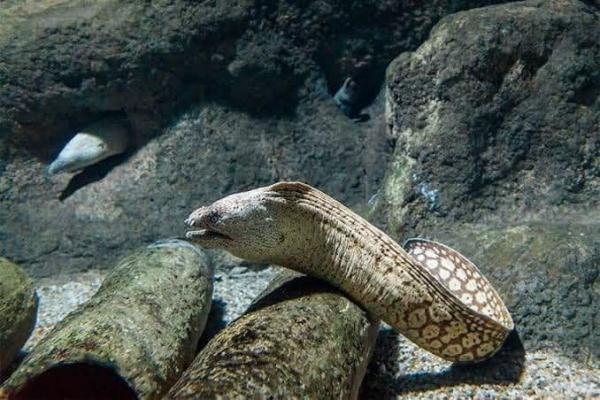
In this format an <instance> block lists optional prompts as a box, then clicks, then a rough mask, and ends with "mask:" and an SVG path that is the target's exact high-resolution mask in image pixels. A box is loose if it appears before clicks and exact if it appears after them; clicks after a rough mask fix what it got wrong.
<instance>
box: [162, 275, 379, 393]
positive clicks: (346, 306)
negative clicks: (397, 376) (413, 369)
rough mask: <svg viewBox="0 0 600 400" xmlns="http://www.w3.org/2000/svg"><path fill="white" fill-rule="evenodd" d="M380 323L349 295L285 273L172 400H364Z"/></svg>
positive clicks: (205, 355)
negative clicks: (361, 393)
mask: <svg viewBox="0 0 600 400" xmlns="http://www.w3.org/2000/svg"><path fill="white" fill-rule="evenodd" d="M377 329H378V323H377V322H373V321H371V320H370V319H369V318H368V316H367V315H366V313H365V312H364V311H363V310H362V309H361V308H360V307H358V306H357V305H356V304H354V303H352V302H351V301H350V300H348V299H347V298H346V297H345V296H344V295H343V294H341V293H339V292H337V291H336V290H335V289H333V288H331V287H329V286H328V285H326V284H324V283H322V282H321V281H319V280H317V279H314V278H310V277H307V276H305V275H302V274H299V273H296V272H292V271H284V272H281V273H280V274H279V275H277V276H276V277H275V278H274V279H273V281H272V282H271V283H270V284H269V287H268V288H267V289H266V290H265V291H264V292H263V293H262V294H261V295H259V297H258V298H257V300H256V301H255V302H254V303H253V304H252V305H251V306H250V308H249V309H248V311H247V312H246V313H245V314H244V315H242V316H241V317H240V318H239V319H237V320H236V321H234V322H232V323H231V324H230V325H229V326H228V327H226V328H225V329H224V330H223V331H221V332H220V333H219V334H218V335H217V336H215V337H214V338H213V339H212V340H211V341H210V342H209V343H208V344H207V345H206V347H205V348H204V349H203V350H202V351H201V352H200V354H199V355H198V357H197V358H196V360H195V361H194V362H193V364H192V365H191V366H190V368H189V369H188V370H187V371H186V372H185V374H184V375H183V376H182V378H181V379H180V380H179V381H178V382H177V383H176V384H175V386H174V387H173V388H172V389H171V390H170V391H169V394H168V395H167V397H166V398H169V399H213V398H223V399H246V398H247V399H255V398H256V399H264V398H272V399H290V398H299V399H300V398H307V399H316V398H319V399H356V398H357V396H358V389H359V387H360V384H361V381H362V379H363V377H364V374H365V371H366V366H367V363H368V362H369V359H370V356H371V352H372V349H373V345H374V342H375V338H376V337H377Z"/></svg>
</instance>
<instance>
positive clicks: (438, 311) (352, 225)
mask: <svg viewBox="0 0 600 400" xmlns="http://www.w3.org/2000/svg"><path fill="white" fill-rule="evenodd" d="M186 223H187V224H188V225H189V226H191V227H193V228H194V229H195V230H192V231H189V232H188V233H187V238H188V239H190V240H192V241H194V242H196V243H198V244H200V245H202V246H204V247H207V248H221V249H224V250H227V251H229V252H231V253H232V254H234V255H236V256H238V257H241V258H245V259H248V260H251V261H256V262H267V263H271V264H277V265H282V266H284V267H287V268H290V269H294V270H297V271H299V272H302V273H305V274H308V275H311V276H315V277H317V278H320V279H323V280H325V281H327V282H329V283H330V284H332V285H334V286H336V287H338V288H340V289H341V290H343V291H344V292H346V293H347V294H348V295H349V296H350V297H351V298H352V299H353V300H354V301H356V302H357V303H358V304H360V305H361V306H363V307H364V308H365V309H366V310H367V311H369V312H370V313H371V314H372V315H373V316H374V317H375V318H380V319H381V320H383V321H385V322H387V323H388V324H390V325H391V326H393V327H394V328H395V329H397V330H398V331H399V332H400V333H402V334H403V335H405V336H406V337H407V338H408V339H410V340H411V341H413V342H414V343H416V344H417V345H419V346H420V347H422V348H424V349H426V350H428V351H430V352H431V353H433V354H435V355H437V356H440V357H442V358H444V359H446V360H449V361H453V362H477V361H481V360H484V359H486V358H489V357H490V356H492V355H493V354H494V353H496V352H497V351H498V350H499V349H500V347H501V346H502V344H503V343H504V340H505V339H506V337H507V335H508V333H509V332H510V331H511V330H512V329H513V322H512V319H511V316H510V314H509V312H508V310H507V309H506V307H505V305H504V303H503V301H502V299H501V298H500V296H499V295H498V293H497V292H496V291H495V290H494V289H493V287H492V286H491V285H490V283H489V282H488V281H487V280H486V279H485V277H483V275H482V274H481V273H480V271H479V270H478V269H477V267H476V266H475V265H473V263H471V262H469V260H467V259H466V258H465V257H463V256H462V255H460V254H459V253H458V252H456V251H455V250H453V249H451V248H449V247H446V246H444V245H441V244H439V243H436V242H431V241H424V240H412V241H409V242H408V243H407V248H408V252H407V251H406V250H405V249H404V248H403V247H402V246H400V245H399V244H398V243H397V242H395V241H394V240H392V239H391V238H390V237H389V236H388V235H386V234H385V233H384V232H382V231H381V230H379V229H378V228H376V227H375V226H373V225H371V224H370V223H369V222H367V221H366V220H365V219H363V218H362V217H360V216H359V215H357V214H355V213H354V212H352V211H351V210H350V209H348V208H346V207H345V206H343V205H342V204H340V203H339V202H337V201H336V200H334V199H332V198H331V197H329V196H327V195H326V194H324V193H322V192H320V191H318V190H317V189H315V188H312V187H311V186H308V185H305V184H303V183H297V182H280V183H277V184H274V185H271V186H267V187H263V188H259V189H255V190H252V191H248V192H242V193H236V194H233V195H230V196H227V197H225V198H223V199H221V200H218V201H216V202H215V203H213V204H212V205H210V206H207V207H202V208H199V209H197V210H196V211H194V212H193V213H192V214H191V215H190V217H189V218H188V219H187V220H186ZM197 228H199V229H197Z"/></svg>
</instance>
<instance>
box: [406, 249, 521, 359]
mask: <svg viewBox="0 0 600 400" xmlns="http://www.w3.org/2000/svg"><path fill="white" fill-rule="evenodd" d="M403 247H404V248H405V249H406V251H407V252H408V254H410V255H411V256H412V257H413V258H414V260H415V261H416V262H418V263H420V264H421V265H422V266H423V267H424V268H425V269H426V270H427V271H429V273H431V275H432V276H433V277H434V278H435V279H436V280H437V281H439V282H440V283H441V284H442V285H443V286H444V287H445V288H446V289H447V290H448V291H449V292H450V293H451V294H452V295H453V296H454V297H456V299H457V300H458V301H460V302H461V303H462V304H463V305H464V306H465V307H467V308H469V309H470V310H472V311H474V312H475V313H477V314H479V315H480V316H482V317H483V319H486V320H488V322H492V323H493V324H494V325H496V328H497V330H499V331H504V332H505V334H504V337H506V335H508V333H509V332H510V331H511V330H513V328H514V324H513V321H512V318H511V316H510V313H509V312H508V309H507V308H506V306H505V304H504V302H503V301H502V299H501V298H500V295H499V294H498V292H496V290H495V289H494V288H493V286H492V285H491V284H490V282H489V281H488V280H487V279H486V278H485V277H484V276H483V274H482V273H481V271H479V268H477V267H476V266H475V264H473V263H472V262H471V261H469V259H467V258H466V257H465V256H463V255H462V254H460V253H459V252H458V251H456V250H454V249H452V248H450V247H448V246H445V245H443V244H441V243H438V242H434V241H431V240H425V239H418V238H414V239H409V240H407V241H406V242H405V243H404V246H403ZM494 336H495V335H494ZM490 339H491V338H490ZM490 342H492V340H490ZM493 342H494V346H493V347H495V348H494V349H490V350H489V351H488V353H489V354H473V356H474V357H473V359H474V360H477V361H479V360H478V359H479V358H481V359H485V358H488V357H490V356H492V355H493V354H494V353H496V351H497V350H498V349H499V348H500V347H501V345H502V343H503V340H502V341H499V340H493ZM489 347H490V346H485V348H489ZM445 358H446V357H445ZM457 361H471V360H468V359H466V358H465V359H464V360H460V359H459V360H457Z"/></svg>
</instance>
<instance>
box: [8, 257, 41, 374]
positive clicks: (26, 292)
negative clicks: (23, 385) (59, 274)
mask: <svg viewBox="0 0 600 400" xmlns="http://www.w3.org/2000/svg"><path fill="white" fill-rule="evenodd" d="M37 306H38V298H37V295H36V293H35V288H34V286H33V282H32V281H31V279H30V278H29V277H28V276H27V274H25V272H24V271H23V270H22V269H21V267H19V266H18V265H16V264H14V263H12V262H10V261H9V260H7V259H6V258H2V257H0V378H1V377H2V374H3V372H5V371H6V369H7V368H8V367H10V365H11V364H12V362H13V361H14V359H15V357H16V356H17V354H18V353H19V351H20V350H21V348H22V347H23V345H24V344H25V342H26V341H27V339H28V338H29V336H30V335H31V332H32V331H33V328H34V326H35V321H36V319H37Z"/></svg>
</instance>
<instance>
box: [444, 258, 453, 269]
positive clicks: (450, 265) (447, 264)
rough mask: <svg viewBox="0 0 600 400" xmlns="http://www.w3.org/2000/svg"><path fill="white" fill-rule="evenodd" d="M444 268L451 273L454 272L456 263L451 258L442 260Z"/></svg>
mask: <svg viewBox="0 0 600 400" xmlns="http://www.w3.org/2000/svg"><path fill="white" fill-rule="evenodd" d="M442 267H444V268H448V269H449V270H450V271H454V263H453V262H452V261H450V259H449V258H446V257H444V258H442Z"/></svg>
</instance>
